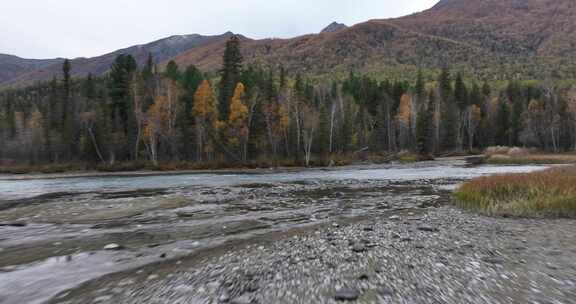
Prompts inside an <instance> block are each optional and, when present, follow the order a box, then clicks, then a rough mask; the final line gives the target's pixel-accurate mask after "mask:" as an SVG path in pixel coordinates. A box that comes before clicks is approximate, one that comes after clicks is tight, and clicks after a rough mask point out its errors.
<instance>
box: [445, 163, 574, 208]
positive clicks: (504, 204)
mask: <svg viewBox="0 0 576 304" xmlns="http://www.w3.org/2000/svg"><path fill="white" fill-rule="evenodd" d="M455 197H456V204H457V205H459V206H461V207H463V208H468V209H473V210H477V211H480V212H482V213H484V214H487V215H496V216H516V217H561V218H576V166H570V167H560V168H552V169H547V170H544V171H539V172H534V173H522V174H503V175H494V176H485V177H480V178H476V179H473V180H472V181H470V182H467V183H465V184H464V185H462V186H461V187H460V188H459V189H458V190H457V191H456V193H455Z"/></svg>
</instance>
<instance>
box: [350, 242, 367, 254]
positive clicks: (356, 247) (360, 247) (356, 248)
mask: <svg viewBox="0 0 576 304" xmlns="http://www.w3.org/2000/svg"><path fill="white" fill-rule="evenodd" d="M352 251H354V252H357V253H360V252H364V251H366V247H364V245H362V244H355V245H354V246H352Z"/></svg>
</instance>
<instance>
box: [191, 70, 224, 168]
mask: <svg viewBox="0 0 576 304" xmlns="http://www.w3.org/2000/svg"><path fill="white" fill-rule="evenodd" d="M192 112H193V114H194V118H195V121H196V147H197V159H198V161H202V160H203V155H204V153H206V154H208V157H209V158H211V157H212V156H213V155H212V154H213V152H214V145H213V143H212V141H211V140H210V139H209V136H208V135H209V132H212V131H213V130H214V129H216V128H217V127H218V125H219V123H218V110H217V108H216V98H215V97H214V91H213V90H212V86H211V85H210V82H209V81H208V80H204V81H203V82H202V84H200V86H199V87H198V89H197V90H196V93H195V94H194V108H193V111H192Z"/></svg>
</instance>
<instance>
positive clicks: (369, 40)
mask: <svg viewBox="0 0 576 304" xmlns="http://www.w3.org/2000/svg"><path fill="white" fill-rule="evenodd" d="M243 48H244V53H245V57H246V59H247V60H248V61H251V62H261V63H264V64H275V63H282V64H284V65H285V66H286V67H288V68H298V69H300V70H303V71H312V72H318V73H323V72H330V71H331V70H332V69H343V70H346V69H349V68H355V69H372V70H374V69H376V68H378V67H379V66H385V65H389V64H397V65H418V66H429V67H439V66H441V65H443V64H445V63H450V64H453V65H454V64H461V65H466V66H469V67H471V68H485V67H489V66H497V65H500V64H501V63H502V62H522V63H523V64H527V65H530V64H529V63H530V62H536V61H540V60H544V59H543V58H546V59H548V58H554V59H561V60H565V59H566V58H573V57H576V1H574V0H442V1H440V2H439V3H438V4H437V5H435V6H434V7H432V8H431V9H429V10H426V11H423V12H421V13H416V14H412V15H409V16H405V17H401V18H395V19H383V20H370V21H368V22H365V23H361V24H357V25H355V26H353V27H350V28H346V29H340V30H337V31H335V32H333V31H327V32H323V33H320V34H317V35H306V36H302V37H296V38H293V39H275V40H270V39H266V40H257V41H247V42H245V43H244V45H243ZM222 49H223V44H221V45H210V46H209V47H205V48H203V47H200V48H197V49H192V50H190V51H187V52H184V53H182V54H180V55H178V56H177V57H176V61H177V62H178V63H179V64H182V65H188V64H195V65H198V66H200V67H202V68H205V69H215V68H216V67H217V66H218V65H219V64H220V58H219V57H220V54H221V51H222Z"/></svg>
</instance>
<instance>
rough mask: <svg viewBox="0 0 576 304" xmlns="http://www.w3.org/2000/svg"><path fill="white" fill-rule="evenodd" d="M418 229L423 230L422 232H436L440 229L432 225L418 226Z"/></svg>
mask: <svg viewBox="0 0 576 304" xmlns="http://www.w3.org/2000/svg"><path fill="white" fill-rule="evenodd" d="M418 230H420V231H424V232H438V231H440V230H439V229H438V228H436V227H432V226H419V227H418Z"/></svg>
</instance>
